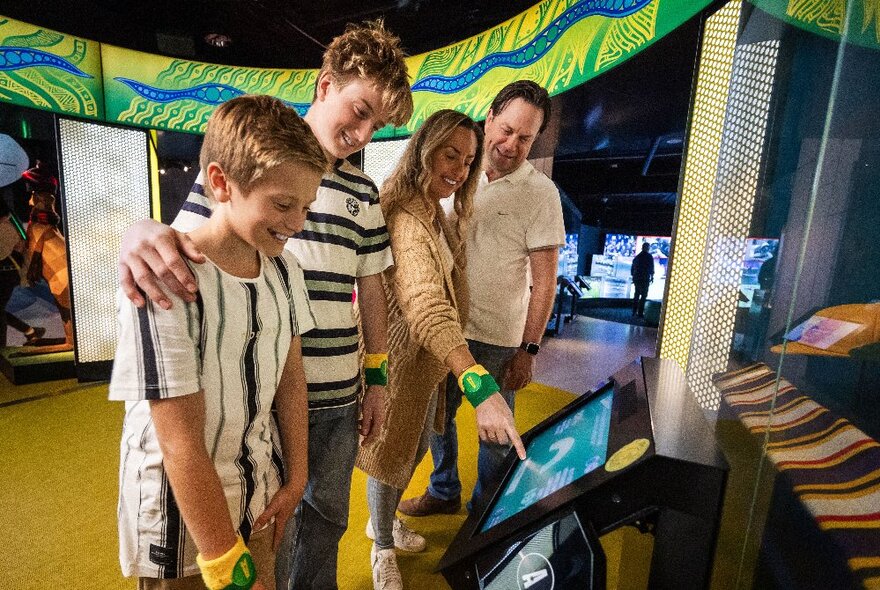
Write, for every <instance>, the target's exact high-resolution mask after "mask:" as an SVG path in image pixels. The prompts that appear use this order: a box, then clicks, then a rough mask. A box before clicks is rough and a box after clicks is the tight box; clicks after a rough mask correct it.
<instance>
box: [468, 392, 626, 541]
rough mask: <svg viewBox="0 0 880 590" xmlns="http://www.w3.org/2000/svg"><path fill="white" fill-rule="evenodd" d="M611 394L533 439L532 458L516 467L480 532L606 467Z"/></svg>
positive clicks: (597, 397) (596, 398)
mask: <svg viewBox="0 0 880 590" xmlns="http://www.w3.org/2000/svg"><path fill="white" fill-rule="evenodd" d="M612 393H613V391H612V389H611V388H610V387H608V388H606V389H605V390H604V391H602V392H601V393H600V394H598V395H594V396H593V397H592V399H591V400H590V401H589V403H586V404H583V405H580V406H579V407H577V408H574V409H573V410H572V411H571V413H570V414H569V415H567V416H565V417H564V418H563V419H561V420H559V421H558V422H555V423H553V424H550V425H548V427H547V428H545V429H544V430H542V431H540V432H538V433H537V434H535V435H534V436H533V437H531V438H530V439H529V442H528V447H527V448H526V451H527V455H528V458H527V459H526V460H525V461H520V462H517V463H515V464H514V467H513V472H512V473H511V475H510V477H508V478H507V480H506V481H505V482H504V485H503V486H501V489H500V490H499V492H498V494H496V496H495V502H494V503H493V504H492V506H491V508H490V509H489V510H488V511H487V514H488V516H487V517H486V519H485V521H484V522H483V524H482V526H481V527H480V532H485V531H486V530H488V529H490V528H492V527H493V526H495V525H497V524H498V523H500V522H503V521H505V520H507V519H508V518H510V517H511V516H513V515H515V514H518V513H519V512H520V511H522V510H523V509H525V508H528V507H529V506H531V505H533V504H535V503H536V502H538V501H539V500H542V499H544V498H546V497H547V496H549V495H550V494H552V493H553V492H555V491H556V490H558V489H560V488H563V487H565V486H567V485H568V484H570V483H571V482H573V481H574V480H575V479H576V478H578V477H582V476H584V475H586V474H588V473H591V472H592V471H593V470H595V469H596V468H597V467H601V466H602V465H604V464H605V457H606V452H607V450H608V428H609V427H610V425H611V400H612V397H611V394H612Z"/></svg>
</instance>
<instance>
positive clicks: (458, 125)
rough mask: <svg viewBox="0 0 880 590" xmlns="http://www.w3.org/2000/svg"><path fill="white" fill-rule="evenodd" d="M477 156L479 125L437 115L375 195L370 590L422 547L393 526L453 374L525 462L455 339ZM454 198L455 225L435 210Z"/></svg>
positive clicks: (489, 428)
mask: <svg viewBox="0 0 880 590" xmlns="http://www.w3.org/2000/svg"><path fill="white" fill-rule="evenodd" d="M482 155H483V134H482V131H481V130H480V128H479V127H477V125H476V123H474V122H473V121H472V120H471V119H470V118H469V117H468V116H467V115H464V114H461V113H458V112H456V111H452V110H442V111H438V112H436V113H434V114H433V115H431V116H430V117H428V119H427V120H426V121H425V122H424V123H423V124H422V126H421V128H420V129H419V130H418V131H417V132H416V133H415V134H414V135H413V136H412V138H411V139H410V142H409V145H408V146H407V148H406V151H405V153H404V154H403V157H402V158H401V161H400V163H399V164H398V166H397V168H396V169H395V170H394V172H392V174H391V176H390V177H389V178H388V180H386V181H385V183H384V184H383V186H382V190H381V203H382V212H383V213H384V215H385V222H386V224H387V226H388V232H389V234H390V237H391V250H392V252H393V254H394V262H395V265H394V266H393V267H391V268H389V269H388V270H386V271H385V273H384V274H383V281H384V285H385V294H386V297H387V299H388V314H389V317H388V363H389V364H388V386H387V389H386V396H385V403H386V418H385V422H384V425H383V427H382V430H381V431H380V433H379V437H378V439H377V440H376V441H375V442H374V443H372V444H369V445H366V446H363V447H361V449H360V451H359V454H358V466H359V467H360V468H361V469H362V470H363V471H365V472H366V473H367V474H368V475H369V476H370V477H369V480H368V483H367V503H368V505H369V509H370V522H369V523H368V524H367V534H368V535H369V536H370V537H372V538H374V539H375V543H374V544H373V550H372V552H371V562H372V567H373V585H374V587H375V588H377V589H380V588H381V589H386V590H388V589H395V588H402V583H401V581H400V571H399V569H398V567H397V562H396V558H395V554H394V547H395V545H396V546H397V547H398V548H400V549H404V550H409V551H421V550H423V549H424V547H425V540H424V538H422V537H421V536H420V535H417V534H416V533H414V532H413V531H411V530H409V529H408V528H407V527H406V526H405V525H403V523H402V522H400V521H399V520H398V519H396V518H395V511H396V508H397V504H398V502H399V501H400V496H401V494H402V493H403V490H404V489H405V488H406V486H407V485H408V484H409V480H410V478H411V477H412V474H413V471H414V470H415V467H416V466H417V465H418V464H419V462H420V461H421V459H422V457H424V455H425V453H426V452H427V449H428V441H429V436H430V434H431V432H432V430H434V429H442V427H443V418H444V411H445V407H444V406H445V396H443V395H438V391H439V387H438V386H439V385H440V383H441V382H445V378H446V375H447V374H448V373H449V372H450V371H452V372H453V374H454V375H456V376H457V377H459V383H460V385H461V386H462V389H463V391H464V392H465V395H466V396H467V397H468V399H469V400H470V401H471V403H472V404H474V406H475V408H476V415H477V426H478V430H479V433H480V438H482V439H483V440H487V441H491V442H494V443H499V444H513V445H514V446H515V447H516V448H517V451H518V453H519V456H520V457H521V458H525V451H524V450H523V448H522V441H520V438H519V435H518V434H517V432H516V427H515V426H514V423H513V415H512V414H511V412H510V409H509V408H508V406H507V404H506V403H505V402H504V399H503V398H502V397H501V395H500V394H499V393H498V385H497V384H496V383H495V381H494V379H492V377H491V375H489V374H488V373H486V371H485V370H484V369H483V368H482V367H481V366H480V365H477V364H476V362H475V361H474V358H473V357H472V356H471V354H470V352H469V351H468V347H467V343H466V341H465V339H464V336H463V335H462V326H463V324H464V320H465V318H466V315H467V299H468V298H467V286H466V284H465V272H464V266H465V252H464V244H465V240H464V237H465V236H464V232H465V231H466V227H467V222H468V220H469V218H470V216H471V213H472V211H473V198H474V192H475V191H476V188H477V183H478V180H479V171H480V164H481V162H482ZM453 193H455V200H454V210H455V216H456V218H457V219H456V220H452V219H448V218H447V217H446V216H445V215H444V213H443V210H442V208H441V207H440V200H441V199H444V198H446V197H448V196H450V195H451V194H453Z"/></svg>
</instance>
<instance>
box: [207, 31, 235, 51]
mask: <svg viewBox="0 0 880 590" xmlns="http://www.w3.org/2000/svg"><path fill="white" fill-rule="evenodd" d="M205 43H207V44H208V45H210V46H212V47H221V48H222V47H229V46H230V45H232V38H231V37H230V36H229V35H224V34H223V33H208V34H207V35H205Z"/></svg>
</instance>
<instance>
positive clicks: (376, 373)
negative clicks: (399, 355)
mask: <svg viewBox="0 0 880 590" xmlns="http://www.w3.org/2000/svg"><path fill="white" fill-rule="evenodd" d="M364 380H365V381H366V382H367V385H368V386H369V385H388V355H387V354H384V353H377V354H368V355H366V356H365V357H364Z"/></svg>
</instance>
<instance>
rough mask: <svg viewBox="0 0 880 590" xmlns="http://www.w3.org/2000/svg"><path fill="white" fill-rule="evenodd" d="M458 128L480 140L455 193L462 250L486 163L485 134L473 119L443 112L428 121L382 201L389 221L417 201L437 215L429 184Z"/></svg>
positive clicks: (408, 148)
mask: <svg viewBox="0 0 880 590" xmlns="http://www.w3.org/2000/svg"><path fill="white" fill-rule="evenodd" d="M458 127H464V128H465V129H470V130H471V131H473V132H474V135H475V136H476V138H477V151H476V154H475V156H474V161H473V162H472V163H471V166H470V170H469V171H468V177H467V180H465V181H464V183H463V184H462V185H461V187H459V189H458V190H457V191H455V201H454V208H455V213H456V215H457V217H458V222H457V224H456V228H455V230H456V233H457V234H458V238H459V243H460V246H459V249H460V248H462V247H463V246H464V241H465V237H466V232H467V223H468V221H469V220H470V218H471V215H473V212H474V193H475V192H476V190H477V183H478V182H479V180H480V167H481V166H482V163H483V131H482V130H481V129H480V127H479V126H478V125H477V124H476V123H475V122H474V120H473V119H471V118H470V117H468V116H467V115H465V114H464V113H459V112H458V111H453V110H451V109H443V110H440V111H437V112H436V113H434V114H433V115H431V116H430V117H428V118H427V119H425V122H424V123H422V126H421V127H419V129H418V131H416V132H415V133H414V134H413V136H412V138H410V141H409V145H407V146H406V150H405V151H404V153H403V156H402V157H401V158H400V162H399V163H398V164H397V167H396V168H395V169H394V171H393V172H392V173H391V175H390V176H389V177H388V178H387V179H386V180H385V182H384V183H382V190H381V191H380V195H381V199H380V202H381V203H382V213H383V214H384V215H385V217H386V219H387V218H388V217H390V216H391V215H392V214H393V213H394V211H395V210H396V209H397V208H398V207H400V206H401V205H403V204H404V203H407V202H410V201H412V200H413V199H425V200H426V201H427V204H428V206H429V207H428V209H429V210H430V211H432V212H434V215H436V214H437V209H438V207H437V205H436V203H434V202H432V199H431V198H430V197H429V196H428V185H429V184H430V182H431V160H432V158H433V156H434V153H435V152H436V151H437V150H438V149H440V146H441V145H443V142H444V141H446V139H447V138H448V137H449V136H450V135H452V132H453V131H455V129H456V128H458ZM454 254H455V255H456V258H457V257H458V252H454Z"/></svg>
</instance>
